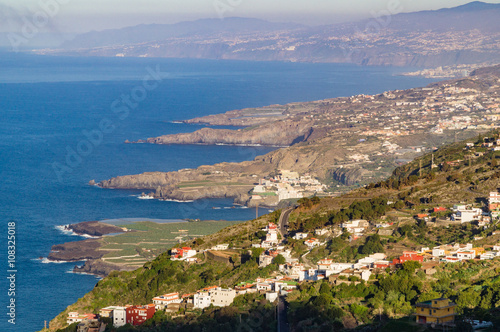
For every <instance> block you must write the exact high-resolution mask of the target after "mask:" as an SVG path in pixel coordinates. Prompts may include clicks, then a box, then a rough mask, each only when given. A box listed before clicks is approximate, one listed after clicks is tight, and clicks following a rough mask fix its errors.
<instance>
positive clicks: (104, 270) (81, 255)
mask: <svg viewBox="0 0 500 332" xmlns="http://www.w3.org/2000/svg"><path fill="white" fill-rule="evenodd" d="M64 230H66V231H71V232H73V233H75V234H77V235H81V236H91V237H95V238H92V239H86V240H81V241H73V242H66V243H62V244H56V245H53V246H52V248H51V251H50V253H49V254H48V256H47V259H48V260H49V261H53V262H81V261H84V262H85V263H84V265H83V266H78V265H76V266H75V267H74V268H73V272H75V273H88V274H94V275H97V276H101V277H105V276H107V275H108V274H109V273H111V271H124V270H126V271H129V270H131V269H133V268H132V267H127V266H121V265H117V264H111V263H107V262H104V261H103V260H101V258H102V257H103V256H104V255H105V254H107V253H108V251H105V250H101V249H100V248H101V247H102V241H101V240H100V239H99V238H100V237H102V236H104V235H109V234H116V233H123V232H124V231H125V230H124V229H123V228H121V227H117V226H113V225H109V224H106V223H102V222H98V221H85V222H80V223H76V224H70V225H66V226H65V227H64Z"/></svg>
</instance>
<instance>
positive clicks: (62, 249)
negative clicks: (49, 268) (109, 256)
mask: <svg viewBox="0 0 500 332" xmlns="http://www.w3.org/2000/svg"><path fill="white" fill-rule="evenodd" d="M101 245H102V244H101V242H100V241H99V240H94V239H89V240H82V241H75V242H66V243H63V244H56V245H53V246H52V248H51V251H50V253H49V255H48V256H47V259H49V260H51V261H65V262H79V261H83V260H89V259H98V258H101V257H102V256H104V255H105V254H106V253H107V251H100V250H99V248H100V247H101Z"/></svg>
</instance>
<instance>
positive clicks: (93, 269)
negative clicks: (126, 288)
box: [73, 259, 136, 277]
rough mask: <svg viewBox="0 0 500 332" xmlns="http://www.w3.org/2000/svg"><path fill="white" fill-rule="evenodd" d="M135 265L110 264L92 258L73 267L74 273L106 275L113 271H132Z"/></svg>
mask: <svg viewBox="0 0 500 332" xmlns="http://www.w3.org/2000/svg"><path fill="white" fill-rule="evenodd" d="M135 269H136V268H135V267H130V266H124V265H118V264H112V263H108V262H105V261H103V260H101V259H92V260H88V261H85V263H84V264H83V265H82V266H78V265H76V266H75V267H74V268H73V272H74V273H85V274H93V275H96V276H99V277H106V276H108V275H109V274H110V273H111V272H113V271H133V270H135Z"/></svg>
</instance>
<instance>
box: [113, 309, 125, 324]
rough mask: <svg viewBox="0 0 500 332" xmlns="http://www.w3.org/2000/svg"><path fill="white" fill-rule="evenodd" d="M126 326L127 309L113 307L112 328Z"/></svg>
mask: <svg viewBox="0 0 500 332" xmlns="http://www.w3.org/2000/svg"><path fill="white" fill-rule="evenodd" d="M125 324H127V308H125V307H115V308H114V309H113V326H114V327H121V326H123V325H125Z"/></svg>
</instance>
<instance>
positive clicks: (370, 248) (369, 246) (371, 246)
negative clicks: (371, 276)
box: [359, 234, 384, 255]
mask: <svg viewBox="0 0 500 332" xmlns="http://www.w3.org/2000/svg"><path fill="white" fill-rule="evenodd" d="M376 252H384V246H383V245H382V243H381V242H380V236H379V235H378V234H375V235H372V236H369V237H368V238H366V242H365V245H363V246H362V247H360V248H359V253H360V254H363V255H369V254H373V253H376Z"/></svg>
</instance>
